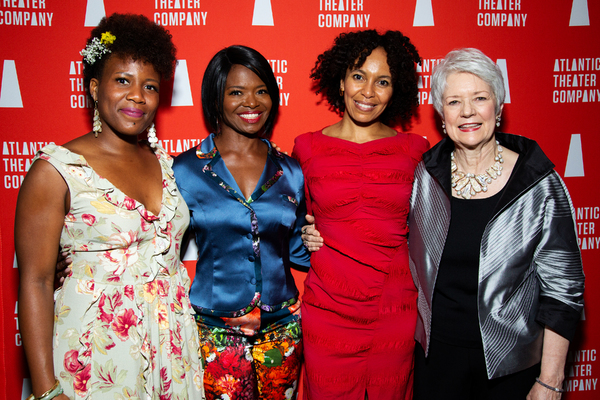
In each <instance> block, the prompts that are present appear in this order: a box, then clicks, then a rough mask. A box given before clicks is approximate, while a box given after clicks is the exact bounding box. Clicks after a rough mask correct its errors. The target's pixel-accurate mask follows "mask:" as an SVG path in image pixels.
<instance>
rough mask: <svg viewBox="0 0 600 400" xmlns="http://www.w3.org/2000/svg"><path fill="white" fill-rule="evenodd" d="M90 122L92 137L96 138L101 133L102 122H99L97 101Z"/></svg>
mask: <svg viewBox="0 0 600 400" xmlns="http://www.w3.org/2000/svg"><path fill="white" fill-rule="evenodd" d="M92 121H93V123H92V130H93V131H94V137H98V134H99V133H100V132H102V121H100V113H99V112H98V101H95V102H94V119H93V120H92Z"/></svg>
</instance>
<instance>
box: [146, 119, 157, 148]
mask: <svg viewBox="0 0 600 400" xmlns="http://www.w3.org/2000/svg"><path fill="white" fill-rule="evenodd" d="M148 142H149V143H150V147H152V148H153V149H155V148H156V145H157V143H158V138H157V137H156V127H155V126H154V122H153V123H152V125H150V127H149V128H148Z"/></svg>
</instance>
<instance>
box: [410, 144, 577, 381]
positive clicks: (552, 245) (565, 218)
mask: <svg viewBox="0 0 600 400" xmlns="http://www.w3.org/2000/svg"><path fill="white" fill-rule="evenodd" d="M496 139H497V140H498V141H499V142H500V144H501V145H502V146H505V147H506V148H509V149H511V150H513V151H515V152H517V153H519V158H520V160H519V162H518V164H517V167H516V169H515V170H514V172H513V173H512V176H511V178H510V180H509V182H508V183H507V184H506V187H505V190H504V193H503V194H502V195H501V197H500V199H499V202H498V204H497V206H496V208H495V210H494V212H493V214H492V215H493V216H492V218H491V220H490V222H489V223H488V225H487V226H486V228H485V230H484V233H483V237H482V239H481V247H480V255H479V289H478V295H477V297H478V300H477V302H478V313H479V328H480V332H481V338H482V342H483V352H484V356H485V363H486V367H487V374H488V378H490V379H492V378H497V377H500V376H504V375H507V374H510V373H514V372H517V371H520V370H522V369H525V368H528V367H530V366H532V365H534V364H536V363H538V362H539V361H540V360H541V355H542V341H543V336H544V335H543V332H544V326H543V325H542V323H546V322H543V321H544V318H543V316H542V318H540V315H541V314H546V315H548V313H549V312H550V313H554V314H558V315H552V317H551V318H550V320H552V321H556V322H557V329H554V328H555V327H554V326H552V325H548V326H549V327H550V328H552V329H553V330H557V332H558V333H559V334H561V331H560V329H558V326H559V325H561V324H565V323H566V324H570V325H571V328H572V330H573V331H574V329H575V327H574V326H573V324H575V325H576V324H577V319H578V318H577V313H581V311H582V309H583V288H584V275H583V268H582V264H581V254H580V251H579V247H578V245H577V234H576V231H575V216H574V210H573V206H572V204H571V199H570V197H569V194H568V192H567V189H566V187H565V185H564V183H563V181H562V180H561V179H560V177H559V176H558V174H557V173H556V172H555V171H554V170H553V168H554V165H553V164H552V163H551V162H550V160H549V159H548V158H547V157H546V156H545V155H544V153H543V152H542V150H541V149H540V147H539V146H538V145H537V143H536V142H534V141H532V140H529V139H526V138H524V137H520V136H515V135H508V134H503V133H497V134H496ZM453 148H454V144H453V143H452V141H451V140H450V139H448V138H446V139H444V140H442V141H441V142H440V143H438V144H437V145H436V146H435V147H433V148H432V149H431V150H430V151H428V152H427V153H425V154H424V155H423V161H422V162H421V163H420V164H419V165H418V166H417V169H416V170H415V181H414V184H413V192H412V195H411V204H410V217H409V228H410V234H409V249H410V268H411V272H412V274H413V279H414V281H415V285H416V286H417V289H418V290H419V298H418V309H419V318H418V320H417V328H416V332H415V339H416V340H417V341H419V342H420V343H421V346H422V347H423V349H425V353H426V354H427V353H428V350H429V349H428V348H429V339H430V333H431V317H432V316H431V306H432V299H433V292H434V288H435V282H436V278H437V273H438V268H439V264H440V260H441V257H442V252H443V251H444V245H445V242H446V235H447V233H448V227H449V225H450V213H451V209H450V196H451V187H450V152H451V151H452V149H453ZM549 299H550V300H549ZM552 299H553V300H552ZM548 303H550V305H548ZM557 304H558V312H556V310H557V307H556V305H557ZM561 307H562V308H563V309H562V310H561V309H560V308H561ZM574 313H575V318H573V314H574ZM569 314H570V316H569ZM563 316H565V317H566V318H563ZM536 319H538V321H542V323H540V322H538V321H536ZM569 330H570V329H567V331H569ZM563 336H565V335H563Z"/></svg>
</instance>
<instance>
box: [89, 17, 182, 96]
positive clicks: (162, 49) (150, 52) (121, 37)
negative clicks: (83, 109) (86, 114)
mask: <svg viewBox="0 0 600 400" xmlns="http://www.w3.org/2000/svg"><path fill="white" fill-rule="evenodd" d="M105 32H110V33H111V34H112V35H113V36H115V37H116V39H115V41H114V42H113V43H112V44H110V45H108V46H107V47H108V48H109V50H110V53H109V54H105V55H103V56H102V57H101V58H100V59H97V60H96V62H94V63H93V64H90V63H88V62H87V61H86V60H85V58H84V60H83V84H84V87H85V88H86V90H88V89H89V87H90V81H91V80H92V79H93V78H96V79H100V77H101V76H102V71H103V70H104V65H105V64H106V61H107V60H108V59H109V58H110V57H112V56H117V57H121V58H126V59H127V58H131V59H133V60H134V61H137V60H141V61H143V62H147V63H150V64H152V66H153V67H154V69H155V70H156V72H158V73H159V74H160V76H161V79H170V78H171V76H173V72H174V70H175V65H176V64H177V58H176V54H177V49H176V48H175V45H174V44H173V41H172V40H171V38H172V36H171V34H170V33H169V31H167V30H166V29H165V28H163V27H162V26H160V25H157V24H155V23H154V22H152V21H150V20H149V19H148V18H147V17H146V16H144V15H137V14H117V13H115V14H112V15H111V16H109V17H108V18H107V17H104V18H102V20H101V21H100V23H99V24H98V26H97V27H96V28H94V29H93V30H92V33H91V36H90V38H89V39H88V40H87V45H89V44H90V43H91V42H92V39H94V38H98V39H101V37H102V34H103V33H105ZM88 95H89V93H88Z"/></svg>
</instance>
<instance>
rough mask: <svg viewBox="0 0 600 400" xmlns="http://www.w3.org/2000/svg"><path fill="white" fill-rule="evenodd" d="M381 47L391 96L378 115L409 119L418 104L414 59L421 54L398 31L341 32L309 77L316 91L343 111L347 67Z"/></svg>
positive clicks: (386, 121) (390, 120)
mask: <svg viewBox="0 0 600 400" xmlns="http://www.w3.org/2000/svg"><path fill="white" fill-rule="evenodd" d="M378 47H382V48H383V49H384V50H385V52H386V53H387V62H388V65H389V67H390V72H391V73H392V88H393V93H392V98H391V100H390V103H389V104H388V106H387V107H386V109H385V110H384V112H383V113H382V114H381V116H380V120H381V122H383V123H384V124H386V125H389V124H391V123H394V122H395V120H396V119H397V118H398V117H400V119H402V120H403V121H408V120H409V119H410V117H411V116H412V115H413V110H414V108H415V107H417V106H418V105H419V98H418V94H419V93H418V77H417V72H416V69H415V63H419V64H420V63H421V57H420V56H419V53H418V52H417V49H416V48H415V46H414V45H413V44H412V43H411V42H410V39H409V38H408V37H406V36H404V35H403V34H402V33H401V32H399V31H387V32H386V33H384V34H380V33H378V32H377V31H376V30H374V29H371V30H363V31H358V32H347V33H342V34H340V35H339V36H338V37H337V38H336V39H335V42H334V45H333V47H332V48H331V49H329V50H327V51H325V52H324V53H323V54H320V55H319V57H318V58H317V62H316V63H315V67H314V68H313V69H312V71H311V74H310V77H311V78H312V80H313V83H314V86H315V88H316V91H317V93H321V92H322V93H323V95H324V96H325V98H326V99H327V101H328V102H329V104H330V105H331V106H332V108H333V109H334V110H335V111H336V112H338V113H343V112H344V111H345V109H346V105H345V104H344V96H343V95H340V82H341V81H342V80H343V79H344V78H345V77H346V71H348V69H350V68H351V69H355V68H360V67H361V66H362V65H363V64H364V62H365V60H366V59H367V57H368V56H369V55H370V54H371V52H372V51H373V50H375V49H376V48H378Z"/></svg>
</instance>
